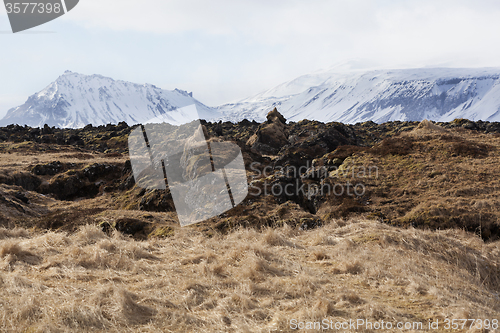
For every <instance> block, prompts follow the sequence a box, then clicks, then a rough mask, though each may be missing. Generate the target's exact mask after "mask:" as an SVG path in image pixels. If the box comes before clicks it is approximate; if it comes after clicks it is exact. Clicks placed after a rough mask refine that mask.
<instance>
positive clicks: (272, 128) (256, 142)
mask: <svg viewBox="0 0 500 333" xmlns="http://www.w3.org/2000/svg"><path fill="white" fill-rule="evenodd" d="M287 144H288V129H287V126H286V119H285V118H284V117H283V116H282V115H281V114H280V113H279V112H278V110H277V109H276V108H274V110H273V111H271V112H269V113H268V114H267V121H266V122H265V123H263V124H261V125H260V126H259V127H258V128H257V131H256V132H255V134H254V135H252V136H251V137H250V139H248V141H247V145H248V146H251V147H252V148H253V149H256V150H258V151H259V152H262V153H264V154H271V155H276V153H278V152H279V151H280V149H281V148H282V147H283V146H285V145H287Z"/></svg>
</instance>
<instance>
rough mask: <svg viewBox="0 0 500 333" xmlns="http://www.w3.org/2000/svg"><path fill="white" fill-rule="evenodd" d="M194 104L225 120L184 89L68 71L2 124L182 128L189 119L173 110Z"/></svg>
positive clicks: (204, 114)
mask: <svg viewBox="0 0 500 333" xmlns="http://www.w3.org/2000/svg"><path fill="white" fill-rule="evenodd" d="M193 104H195V105H196V109H197V110H198V113H199V115H200V118H202V119H218V118H220V114H219V113H218V112H217V110H216V109H213V108H210V107H208V106H206V105H204V104H202V103H200V102H199V101H197V100H196V99H194V98H193V96H192V94H191V93H187V92H185V91H182V90H178V89H175V90H173V91H168V90H163V89H160V88H158V87H156V86H154V85H151V84H144V85H139V84H135V83H130V82H125V81H118V80H116V81H115V80H113V79H111V78H107V77H104V76H101V75H82V74H78V73H73V72H70V71H66V72H65V73H64V74H63V75H61V76H60V77H59V78H58V79H57V80H56V81H54V82H52V83H51V84H50V85H48V86H47V87H46V88H45V89H43V90H42V91H40V92H38V93H36V94H34V95H32V96H30V97H29V98H28V100H27V101H26V102H25V103H24V104H23V105H21V106H18V107H16V108H13V109H10V110H9V111H8V112H7V114H6V116H5V117H4V118H3V119H2V120H0V126H6V125H9V124H21V125H24V124H26V125H29V126H32V127H42V126H43V125H44V124H48V125H49V126H57V127H83V126H85V125H87V124H92V125H96V126H97V125H105V124H109V123H114V124H116V123H119V122H121V121H125V122H127V123H128V124H129V125H132V124H137V123H145V122H147V121H148V120H150V119H153V118H158V117H161V119H163V120H166V121H168V122H170V123H172V124H177V123H179V122H180V123H182V122H183V121H184V119H176V117H178V116H179V113H178V112H177V113H176V112H171V113H169V111H172V110H175V109H178V108H182V107H185V106H189V105H193Z"/></svg>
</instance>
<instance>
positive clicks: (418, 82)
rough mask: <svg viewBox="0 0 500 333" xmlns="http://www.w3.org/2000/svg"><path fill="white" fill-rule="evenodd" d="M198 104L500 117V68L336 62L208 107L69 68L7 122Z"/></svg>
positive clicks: (73, 119) (259, 113)
mask: <svg viewBox="0 0 500 333" xmlns="http://www.w3.org/2000/svg"><path fill="white" fill-rule="evenodd" d="M193 104H195V105H196V109H197V111H198V113H199V116H200V118H202V119H205V120H212V121H214V120H229V121H240V120H243V119H245V118H246V119H249V120H252V119H254V120H257V121H264V120H265V116H266V114H267V113H268V112H269V111H270V110H272V108H274V107H277V108H278V110H279V111H280V112H281V113H282V114H283V115H284V116H285V118H287V119H288V120H290V121H300V120H302V119H310V120H319V121H323V122H329V121H339V122H343V123H356V122H363V121H368V120H372V121H375V122H378V123H381V122H385V121H393V120H417V121H420V120H423V119H430V120H435V121H451V120H453V119H455V118H467V119H470V120H488V121H500V69H499V68H476V69H460V68H420V69H395V70H380V69H379V70H351V69H350V68H341V67H334V68H332V69H330V70H325V71H318V72H314V73H311V74H308V75H303V76H300V77H298V78H296V79H294V80H292V81H289V82H285V83H283V84H281V85H279V86H277V87H275V88H273V89H270V90H267V91H264V92H262V93H260V94H258V95H256V96H254V97H251V98H247V99H244V100H242V101H240V102H238V103H233V104H225V105H222V106H220V107H218V108H211V107H208V106H206V105H204V104H202V103H201V102H199V101H197V100H196V99H194V98H193V97H192V94H190V93H187V92H185V91H182V90H177V89H176V90H173V91H167V90H163V89H160V88H157V87H155V86H154V85H149V84H145V85H139V84H134V83H129V82H124V81H115V80H113V79H111V78H106V77H103V76H100V75H81V74H77V73H72V72H69V71H68V72H66V73H64V74H63V75H62V76H60V77H59V78H58V79H57V80H56V81H55V82H53V83H51V84H50V85H49V86H48V87H46V88H45V89H44V90H42V91H40V92H39V93H36V94H34V95H32V96H30V97H29V98H28V100H27V101H26V103H24V104H23V105H21V106H18V107H17V108H13V109H11V110H9V111H8V113H7V115H6V116H5V117H4V118H3V119H2V120H0V126H5V125H8V124H12V123H17V124H21V125H23V124H27V125H30V126H33V127H40V126H43V125H44V124H48V125H50V126H58V127H82V126H85V125H87V124H93V125H101V124H108V123H118V122H120V121H125V122H127V123H128V124H129V125H131V124H136V123H145V122H147V121H149V120H151V119H161V120H162V121H167V122H170V123H172V124H177V123H182V122H185V118H186V114H183V113H182V112H170V111H173V110H175V109H178V108H183V107H185V106H188V105H193ZM186 110H187V109H186ZM188 114H190V113H189V112H188Z"/></svg>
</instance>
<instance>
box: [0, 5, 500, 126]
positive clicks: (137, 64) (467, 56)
mask: <svg viewBox="0 0 500 333" xmlns="http://www.w3.org/2000/svg"><path fill="white" fill-rule="evenodd" d="M499 18H500V1H498V0H474V1H466V0H345V1H336V0H302V1H299V0H80V3H79V4H78V6H77V7H75V8H74V9H73V10H72V11H70V12H69V13H68V14H66V15H65V16H63V17H61V18H59V19H57V20H54V21H52V22H49V23H47V24H45V25H42V26H39V27H36V28H34V29H32V30H29V31H27V32H24V33H17V34H12V33H11V32H10V25H9V21H8V18H7V14H6V11H5V8H4V7H3V6H1V9H0V117H2V116H3V115H4V114H5V113H6V112H7V110H8V109H9V108H11V107H14V106H17V105H19V104H22V103H23V102H24V101H25V100H26V99H27V97H28V96H29V95H31V94H33V93H35V92H37V91H39V90H41V89H43V88H44V87H45V86H47V85H48V84H49V83H50V82H52V81H54V80H55V79H56V78H57V77H58V76H59V75H61V74H62V73H63V72H64V71H65V70H71V71H75V72H79V73H83V74H102V75H105V76H110V77H112V78H114V79H121V80H126V81H131V82H136V83H152V84H155V85H157V86H159V87H162V88H165V89H174V88H179V89H183V90H187V91H193V93H194V97H195V98H197V99H198V100H200V101H201V102H203V103H205V104H207V105H210V106H216V105H219V104H222V103H227V102H232V101H236V100H239V99H242V98H245V97H249V96H252V95H255V94H256V93H259V92H260V91H262V90H267V89H269V88H272V87H274V86H275V85H278V84H280V83H282V82H284V81H288V80H291V79H293V78H295V77H297V76H300V75H302V74H307V73H309V72H313V71H316V70H319V69H326V68H330V67H331V66H333V65H335V64H338V63H342V62H344V61H348V60H350V59H357V62H356V63H357V64H358V65H359V66H361V67H363V66H372V65H377V66H382V67H388V68H409V67H437V66H446V67H486V66H489V67H500V43H499V37H498V33H499V31H500V19H499Z"/></svg>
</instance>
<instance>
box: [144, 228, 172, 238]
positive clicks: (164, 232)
mask: <svg viewBox="0 0 500 333" xmlns="http://www.w3.org/2000/svg"><path fill="white" fill-rule="evenodd" d="M174 234H175V231H174V229H173V228H172V227H158V228H156V229H155V230H154V231H153V232H151V233H150V234H149V235H148V237H149V238H167V237H172V236H174Z"/></svg>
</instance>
